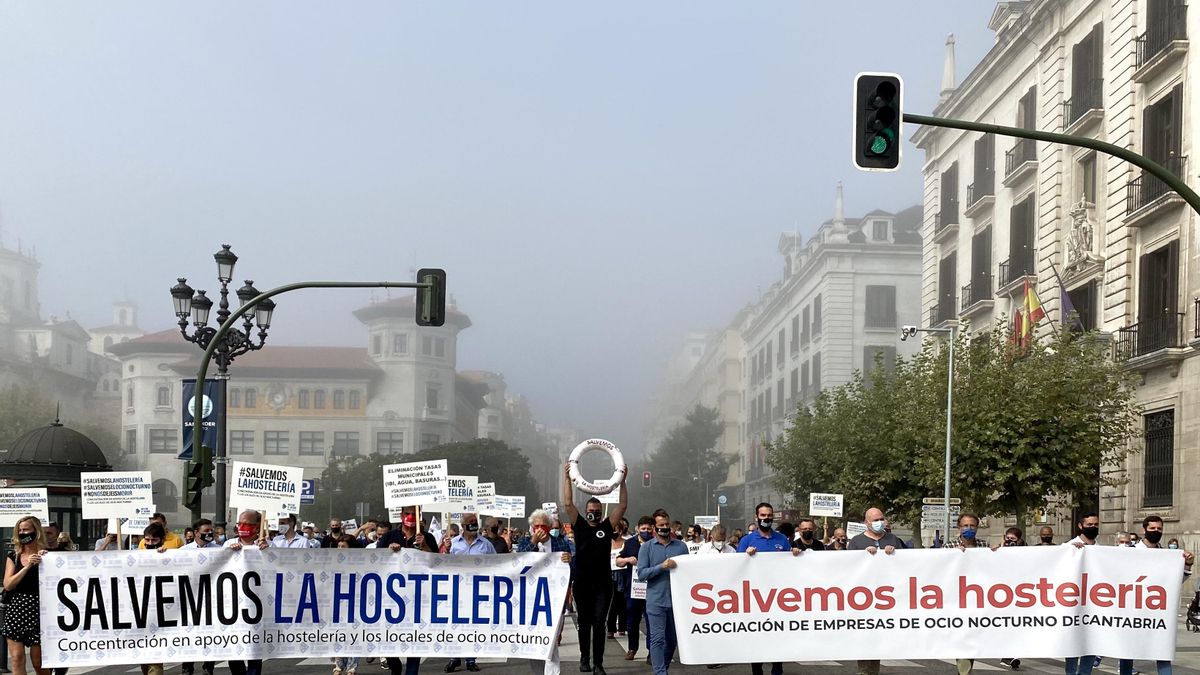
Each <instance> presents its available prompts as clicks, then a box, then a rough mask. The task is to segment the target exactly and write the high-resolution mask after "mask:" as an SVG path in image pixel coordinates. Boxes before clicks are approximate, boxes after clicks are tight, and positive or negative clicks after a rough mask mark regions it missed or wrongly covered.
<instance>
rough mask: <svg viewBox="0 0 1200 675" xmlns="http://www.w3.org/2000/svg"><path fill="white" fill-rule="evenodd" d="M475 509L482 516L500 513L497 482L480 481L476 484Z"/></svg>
mask: <svg viewBox="0 0 1200 675" xmlns="http://www.w3.org/2000/svg"><path fill="white" fill-rule="evenodd" d="M475 509H476V511H477V512H478V513H479V515H481V516H494V515H498V514H497V513H496V512H495V511H496V484H495V483H478V484H476V486H475Z"/></svg>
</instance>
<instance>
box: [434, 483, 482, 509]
mask: <svg viewBox="0 0 1200 675" xmlns="http://www.w3.org/2000/svg"><path fill="white" fill-rule="evenodd" d="M446 485H447V490H448V492H449V494H450V501H449V503H447V504H446V505H445V506H444V507H443V510H445V511H461V512H466V513H477V511H476V509H477V508H478V505H477V503H476V498H475V491H476V490H477V489H478V486H479V477H478V476H447V477H446Z"/></svg>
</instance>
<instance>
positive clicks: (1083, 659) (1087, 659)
mask: <svg viewBox="0 0 1200 675" xmlns="http://www.w3.org/2000/svg"><path fill="white" fill-rule="evenodd" d="M1078 525H1079V536H1077V537H1075V538H1074V539H1072V540H1071V541H1068V542H1067V543H1065V544H1063V546H1074V547H1075V548H1083V547H1084V546H1095V545H1096V543H1097V542H1096V539H1097V537H1099V536H1100V516H1099V515H1098V514H1095V513H1088V514H1086V515H1084V516H1083V518H1081V519H1080V520H1079V523H1078ZM1098 665H1100V659H1099V657H1097V656H1096V655H1094V654H1088V655H1086V656H1080V657H1074V656H1068V657H1067V658H1066V659H1065V660H1064V661H1063V668H1064V670H1065V671H1066V674H1067V675H1091V672H1092V669H1094V668H1095V667H1096V666H1098Z"/></svg>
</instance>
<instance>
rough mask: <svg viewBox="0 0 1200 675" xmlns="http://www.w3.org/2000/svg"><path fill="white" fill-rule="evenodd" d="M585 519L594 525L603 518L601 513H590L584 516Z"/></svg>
mask: <svg viewBox="0 0 1200 675" xmlns="http://www.w3.org/2000/svg"><path fill="white" fill-rule="evenodd" d="M583 517H584V519H585V520H587V521H588V522H589V523H594V522H596V521H598V520H600V518H602V517H603V516H602V515H601V514H600V512H599V511H588V512H587V513H585V514H583Z"/></svg>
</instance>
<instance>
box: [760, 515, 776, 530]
mask: <svg viewBox="0 0 1200 675" xmlns="http://www.w3.org/2000/svg"><path fill="white" fill-rule="evenodd" d="M774 522H775V519H774V518H759V519H758V529H760V530H769V529H771V524H772V523H774Z"/></svg>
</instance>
